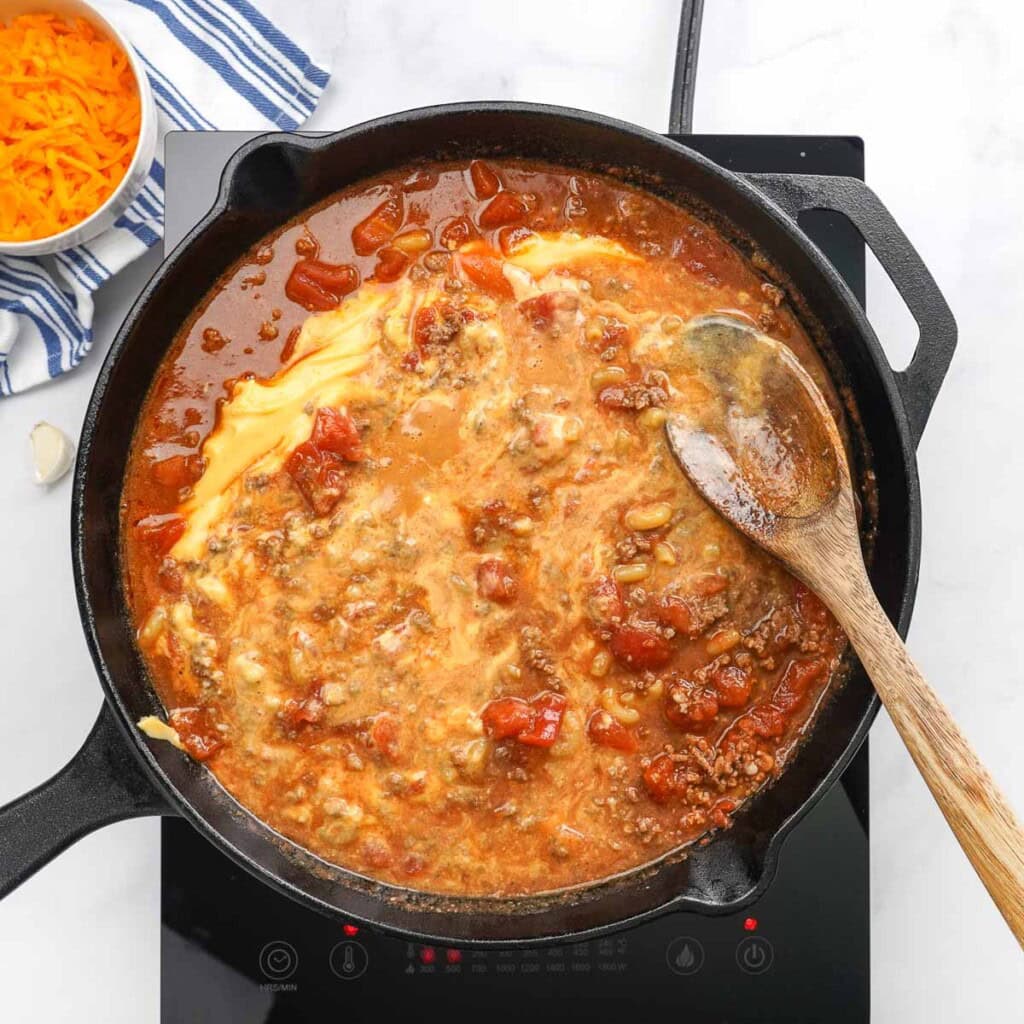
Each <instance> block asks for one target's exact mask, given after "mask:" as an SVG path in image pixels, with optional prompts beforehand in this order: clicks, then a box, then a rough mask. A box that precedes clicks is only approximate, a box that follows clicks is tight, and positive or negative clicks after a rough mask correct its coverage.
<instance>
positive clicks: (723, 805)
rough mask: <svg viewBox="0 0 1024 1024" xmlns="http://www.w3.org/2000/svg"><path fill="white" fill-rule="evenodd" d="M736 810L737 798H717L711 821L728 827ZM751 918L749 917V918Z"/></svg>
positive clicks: (716, 826) (722, 826)
mask: <svg viewBox="0 0 1024 1024" xmlns="http://www.w3.org/2000/svg"><path fill="white" fill-rule="evenodd" d="M735 810H736V801H735V800H728V799H724V800H717V801H715V804H714V806H713V807H712V808H711V814H710V818H711V823H712V824H713V825H714V826H715V828H727V827H728V826H729V823H730V822H729V815H730V814H732V812H733V811H735ZM748 920H749V919H748Z"/></svg>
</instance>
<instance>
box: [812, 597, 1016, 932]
mask: <svg viewBox="0 0 1024 1024" xmlns="http://www.w3.org/2000/svg"><path fill="white" fill-rule="evenodd" d="M850 589H852V590H853V591H854V592H853V593H849V592H848V593H847V595H846V598H845V600H844V601H840V602H836V606H835V607H834V608H833V611H834V612H835V613H836V617H837V618H838V619H839V621H840V622H841V624H842V626H843V628H844V629H845V630H846V633H847V635H848V636H849V638H850V642H851V643H852V644H853V647H854V650H856V652H857V654H858V655H859V656H860V660H861V662H862V663H863V665H864V667H865V668H866V669H867V673H868V675H869V676H870V677H871V681H872V682H873V683H874V684H875V689H876V690H877V691H878V695H879V697H881V698H882V702H883V703H884V704H885V707H886V709H887V710H888V712H889V717H890V718H891V719H892V721H893V724H894V725H895V726H896V728H897V730H898V731H899V734H900V736H901V737H902V738H903V742H904V743H905V744H906V746H907V749H908V750H909V751H910V756H911V757H913V759H914V762H915V763H916V764H917V767H918V770H919V771H920V772H921V775H922V776H923V777H924V780H925V782H927V783H928V788H929V789H930V790H931V791H932V796H934V797H935V801H936V803H938V805H939V808H940V810H941V811H942V813H943V814H944V815H945V817H946V821H948V822H949V827H950V828H951V829H952V830H953V832H954V833H955V835H956V837H957V839H958V840H959V841H960V845H961V846H962V847H963V849H964V852H965V853H966V854H967V857H968V859H969V860H970V862H971V864H972V865H973V866H974V870H975V871H977V873H978V877H979V878H981V880H982V882H983V883H984V885H985V888H986V889H988V891H989V895H990V896H991V897H992V900H993V902H994V903H995V905H996V906H997V907H998V908H999V911H1000V913H1001V914H1002V915H1003V917H1004V918H1005V919H1006V923H1007V924H1008V925H1009V926H1010V931H1012V932H1013V934H1014V935H1015V936H1016V938H1017V941H1018V942H1019V943H1020V944H1021V946H1022V947H1024V830H1022V829H1021V826H1020V823H1019V822H1018V821H1017V819H1016V818H1015V817H1014V813H1013V810H1012V809H1011V807H1010V805H1009V804H1008V803H1007V801H1006V798H1005V797H1004V796H1003V794H1002V793H1001V792H1000V790H999V788H998V787H997V786H996V784H995V782H993V781H992V777H991V776H990V775H989V774H988V772H987V771H986V770H985V767H984V766H983V765H982V763H981V762H980V761H979V760H978V755H977V754H975V752H974V750H973V748H972V747H971V745H970V743H968V742H967V739H966V738H965V737H964V735H963V733H962V732H960V729H959V727H958V726H957V724H956V722H955V721H954V720H953V717H952V716H951V715H950V713H949V711H948V709H947V708H946V706H945V705H944V704H943V703H942V701H941V700H939V698H938V697H937V696H936V694H935V692H934V691H933V690H932V688H931V687H930V686H929V685H928V683H927V682H926V681H925V679H924V676H922V675H921V673H920V672H919V671H918V669H917V666H916V665H915V664H914V663H913V662H912V661H911V660H910V655H909V654H908V653H907V649H906V647H904V645H903V641H902V640H901V639H900V637H899V634H898V633H897V632H896V630H895V629H893V627H892V624H891V623H890V622H889V620H888V618H887V617H886V615H885V612H884V611H883V610H882V608H881V606H880V605H879V603H878V599H877V598H876V597H875V595H874V592H873V591H872V590H871V584H870V583H869V582H868V581H867V578H866V577H865V578H864V581H863V585H862V586H855V587H853V588H850ZM865 591H866V593H865ZM830 603H831V602H830Z"/></svg>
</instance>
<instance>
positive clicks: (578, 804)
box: [122, 160, 845, 895]
mask: <svg viewBox="0 0 1024 1024" xmlns="http://www.w3.org/2000/svg"><path fill="white" fill-rule="evenodd" d="M710 313H719V314H720V313H725V314H727V315H729V316H732V317H735V318H737V319H740V320H742V321H743V322H744V323H748V324H754V325H755V326H757V327H758V329H759V330H761V331H763V332H765V333H767V334H769V335H771V336H772V337H774V338H776V339H778V340H780V341H782V342H784V343H785V344H787V345H788V346H789V347H790V348H791V349H792V350H793V351H794V353H795V354H796V355H797V357H798V358H799V359H800V360H801V361H802V363H803V364H804V366H805V367H806V368H807V369H808V371H809V372H810V373H811V374H812V376H813V377H814V378H815V380H816V381H817V382H818V384H819V386H820V387H821V388H822V389H823V390H824V392H825V393H826V395H827V397H828V399H829V402H830V406H831V407H832V408H833V410H834V411H835V415H836V418H837V421H838V422H839V423H840V428H841V429H845V427H844V425H843V422H842V420H843V417H842V413H841V412H840V403H839V401H838V399H837V398H836V393H835V390H834V388H833V387H832V385H831V382H830V381H829V380H828V377H827V374H826V373H825V371H824V368H823V366H822V363H821V361H820V359H819V358H818V356H817V354H816V352H815V351H814V348H813V346H812V345H811V343H810V341H809V339H808V338H807V336H806V334H805V333H804V331H803V329H802V328H801V326H800V324H799V322H798V320H797V318H796V316H795V314H794V313H793V311H792V309H791V307H790V304H789V303H788V301H787V299H786V296H785V294H784V291H783V290H782V289H781V288H780V286H779V285H778V284H777V283H776V282H774V281H772V280H770V279H768V278H767V277H766V276H765V275H764V273H763V272H761V271H759V270H758V269H757V268H755V267H754V266H753V265H752V264H751V262H750V261H749V260H748V259H746V258H745V257H744V256H743V255H742V254H741V253H740V252H739V250H738V249H736V248H734V247H733V246H732V245H730V244H729V242H728V241H726V239H725V238H724V237H723V236H722V235H721V234H719V233H718V232H717V231H716V230H715V229H714V228H713V227H711V226H710V225H708V224H706V223H703V222H702V221H700V220H699V219H697V218H696V217H694V216H693V215H692V214H690V213H688V212H686V211H684V210H682V209H680V208H678V207H675V206H673V205H670V204H669V203H667V202H665V201H662V200H660V199H658V198H656V197H653V196H651V195H647V194H645V193H642V192H640V191H637V190H635V189H633V188H631V187H629V186H627V185H624V184H622V183H621V182H618V181H615V180H613V179H611V178H604V177H601V176H598V175H594V174H585V173H581V172H576V171H573V170H571V169H565V168H558V167H552V166H547V165H538V164H532V163H525V162H518V161H513V160H509V161H500V162H498V161H495V162H490V161H488V162H484V161H479V160H477V161H473V162H471V163H470V164H469V165H468V166H461V165H458V166H457V165H452V164H439V165H436V166H427V167H420V168H412V169H406V170H403V171H400V172H396V173H395V174H392V175H388V176H385V177H382V178H379V179H375V180H373V181H370V182H367V183H364V184H362V185H358V186H355V187H352V188H350V189H347V190H346V191H344V192H342V193H339V194H338V195H336V196H334V197H332V198H331V199H330V200H329V201H327V202H326V203H324V204H322V205H321V206H319V207H318V208H316V209H314V210H312V211H310V212H309V213H308V214H306V215H304V216H303V217H302V218H300V219H299V220H297V221H295V222H293V223H291V224H288V225H286V226H285V227H284V228H282V229H281V230H280V231H278V232H277V233H275V234H273V235H271V236H268V237H267V238H266V239H264V240H263V241H262V242H261V243H260V244H259V245H258V246H256V247H254V248H253V250H252V251H251V252H249V253H247V254H246V255H245V256H244V257H243V258H242V259H241V260H240V262H239V263H238V264H237V265H236V266H235V267H234V268H233V269H232V270H231V271H230V272H229V273H228V274H226V275H225V276H224V278H223V279H222V280H220V281H218V282H216V283H215V284H214V285H213V287H212V288H211V291H210V293H209V295H208V296H207V298H206V299H205V300H204V302H203V303H202V304H201V306H200V307H199V308H198V309H197V310H196V311H195V314H194V316H193V317H192V319H191V320H190V321H189V322H188V323H187V324H185V325H184V326H183V327H182V329H181V331H180V334H179V336H178V339H177V341H176V343H175V345H174V346H173V348H172V350H171V351H170V353H169V354H168V356H167V357H166V359H165V360H164V363H163V365H162V367H161V369H160V371H159V373H158V374H157V377H156V379H155V381H154V383H153V386H152V389H151V392H150V394H149V396H148V398H147V400H146V404H145V407H144V410H143V413H142V416H141V418H140V421H139V423H138V425H137V428H136V432H135V437H134V441H133V454H132V458H131V461H130V465H129V469H128V472H127V475H126V479H125V482H124V490H123V501H122V525H123V556H124V557H123V563H124V578H125V583H126V586H127V589H128V593H129V597H130V604H131V608H132V611H133V615H134V617H135V622H136V626H137V628H138V643H139V646H140V649H141V651H142V653H143V656H144V658H145V661H146V663H147V665H148V667H149V671H150V674H151V676H152V679H153V682H154V685H155V686H156V689H157V691H158V693H159V694H160V696H161V698H162V700H163V702H164V704H165V706H166V708H167V712H168V715H167V721H168V724H169V725H170V726H171V728H172V729H173V730H174V731H175V733H176V735H177V737H178V739H179V740H180V743H181V746H182V747H183V751H182V756H192V757H195V758H196V759H198V760H201V761H203V763H204V764H205V765H206V766H207V767H208V768H209V770H210V771H212V772H213V773H214V774H215V775H216V777H217V778H218V779H219V781H220V782H221V783H222V784H223V785H224V786H225V787H226V788H227V789H228V790H229V791H230V792H231V793H232V794H233V795H234V796H235V797H237V798H238V799H239V800H240V801H241V802H242V803H243V804H244V805H246V806H247V807H249V808H250V809H251V810H252V811H253V812H254V813H255V814H257V815H258V816H259V817H261V818H262V819H264V820H265V821H267V822H268V823H269V824H270V825H271V826H272V827H273V828H275V829H277V830H278V831H279V832H281V833H282V834H283V835H285V836H288V837H289V838H290V839H292V840H294V841H295V842H297V843H300V844H301V845H303V846H305V847H307V848H308V849H310V850H312V851H313V852H315V853H317V854H319V855H320V856H322V857H325V858H326V859H328V860H330V861H333V862H335V863H338V864H340V865H342V866H345V867H347V868H351V869H352V870H355V871H359V872H362V873H364V874H367V875H369V876H372V877H374V878H378V879H382V880H385V881H388V882H393V883H397V884H401V885H407V886H411V887H414V888H418V889H424V890H429V891H434V892H441V893H451V894H493V895H497V894H517V893H535V892H541V891H546V890H550V889H555V888H559V887H563V886H567V885H573V884H578V883H581V882H589V881H594V880H597V879H600V878H604V877H607V876H608V875H611V874H614V873H616V872H619V871H623V870H627V869H630V868H634V867H638V866H640V865H642V864H645V863H648V862H650V861H651V860H653V859H655V858H657V857H659V856H662V855H663V854H666V853H668V852H669V851H672V850H675V849H678V848H680V847H682V846H685V845H686V844H688V843H691V842H695V841H698V840H701V839H703V838H704V837H706V836H708V835H709V833H711V832H713V831H714V830H715V829H721V828H727V827H728V826H729V824H730V823H731V821H732V816H733V814H734V813H735V812H736V811H737V809H739V808H740V807H741V806H742V804H743V803H744V801H746V800H748V799H750V798H751V797H752V796H753V795H755V794H756V793H757V791H758V790H759V789H760V788H761V787H763V786H765V785H767V784H769V783H770V782H771V781H772V780H773V779H774V778H776V777H777V776H778V775H779V773H780V772H782V771H783V770H784V768H785V766H786V763H787V760H788V759H789V757H790V756H791V752H792V750H793V748H794V746H795V745H796V744H797V743H798V741H799V739H800V737H801V736H802V735H803V733H804V732H805V731H806V729H807V728H809V727H810V726H811V723H812V721H813V716H814V713H815V710H816V708H817V707H818V706H819V704H820V702H821V700H822V699H823V697H824V695H825V694H826V693H827V691H828V689H829V687H830V685H832V682H833V680H834V679H835V678H836V677H837V674H838V672H839V670H840V666H841V660H842V656H843V653H844V650H845V638H844V637H843V635H842V633H841V631H840V630H839V627H838V626H837V624H836V623H835V621H834V620H833V619H832V617H831V615H830V614H829V613H828V612H827V610H826V609H825V608H824V607H823V606H822V605H821V603H820V602H819V601H818V600H817V599H816V598H815V597H814V595H813V594H811V593H810V592H809V591H807V590H806V588H804V587H802V586H801V585H800V584H799V583H797V582H796V581H795V580H794V579H792V578H791V577H789V576H788V575H787V574H786V573H785V572H784V571H783V570H782V569H781V568H780V567H779V566H778V565H777V564H776V563H775V562H774V561H773V560H772V559H770V558H769V557H767V556H766V555H764V554H762V553H761V552H760V551H759V550H757V549H756V548H755V547H754V546H753V545H751V544H750V543H749V542H748V541H747V540H745V539H744V538H743V537H742V536H741V535H739V534H738V533H737V532H736V531H735V530H733V529H732V528H731V527H729V526H728V525H727V524H726V523H725V522H723V521H722V520H721V519H720V518H718V517H717V516H716V515H715V514H714V513H713V512H712V511H711V510H710V509H709V508H708V507H707V506H706V504H705V503H704V502H703V501H702V499H701V498H700V496H699V495H698V494H697V493H696V491H695V490H694V489H693V487H692V486H691V485H690V484H689V483H688V482H687V480H686V479H685V478H684V477H683V475H682V474H681V473H680V472H679V470H678V469H677V468H676V466H675V464H674V463H673V461H672V459H671V457H670V455H669V453H668V451H667V448H666V445H665V440H664V438H663V436H662V429H661V428H662V425H663V423H664V419H665V416H666V414H667V413H668V412H670V411H672V410H673V409H683V408H687V407H693V406H694V404H695V403H696V404H699V403H700V402H702V401H703V400H705V399H706V397H707V391H706V389H707V386H708V385H707V379H706V377H701V375H700V374H699V373H695V372H694V367H693V366H692V365H690V364H689V363H688V362H687V360H686V359H684V358H683V357H682V356H681V355H680V353H681V351H682V348H681V346H680V344H679V339H681V338H684V337H685V335H686V332H687V330H688V324H690V323H691V322H692V321H693V319H694V318H695V317H699V316H703V315H706V314H710ZM154 735H155V733H154Z"/></svg>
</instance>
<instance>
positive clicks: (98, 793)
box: [0, 701, 175, 899]
mask: <svg viewBox="0 0 1024 1024" xmlns="http://www.w3.org/2000/svg"><path fill="white" fill-rule="evenodd" d="M174 813H175V811H174V810H173V809H172V807H171V805H170V803H169V802H168V801H167V799H166V797H164V796H163V794H162V793H160V792H159V791H158V789H157V788H156V784H155V783H154V782H153V781H152V780H151V779H150V778H149V776H148V775H147V774H146V773H145V771H144V770H143V768H142V766H141V765H140V764H139V763H138V761H137V760H136V758H135V755H134V754H133V753H132V752H131V751H130V750H129V749H128V745H127V743H126V742H125V739H124V737H123V736H122V735H121V734H120V732H119V730H118V726H117V723H116V722H115V721H114V712H113V711H111V709H110V707H109V705H108V704H107V703H106V702H105V701H104V704H103V708H102V710H101V711H100V713H99V717H98V718H97V719H96V724H95V725H94V726H93V727H92V731H91V732H90V733H89V736H88V738H87V739H86V741H85V743H83V744H82V747H81V749H80V750H79V751H78V753H77V754H75V756H74V757H73V758H72V759H71V760H70V761H69V762H68V763H67V764H66V765H65V766H64V767H63V768H62V769H61V770H60V771H59V772H57V774H56V775H54V776H53V778H51V779H49V780H47V781H46V782H44V783H43V784H42V785H41V786H37V787H36V788H35V789H33V790H32V792H30V793H26V794H25V795H24V796H21V797H18V798H17V799H16V800H12V801H11V803H9V804H7V806H6V807H2V808H0V899H2V898H3V897H4V896H6V895H7V894H8V893H9V892H11V891H12V890H13V889H16V888H17V887H18V886H19V885H21V883H22V882H24V881H25V880H26V879H27V878H30V877H31V876H32V875H33V874H35V872H36V871H38V870H39V869H40V868H41V867H43V865H44V864H47V863H48V862H49V861H50V860H52V859H53V858H54V857H56V856H57V854H59V853H61V852H62V851H64V850H66V849H67V848H68V847H69V846H70V845H71V844H72V843H74V842H77V841H78V840H79V839H81V838H82V837H83V836H85V835H88V834H89V833H90V832H93V831H95V830H96V829H98V828H102V827H103V826H104V825H109V824H111V823H113V822H115V821H122V820H124V819H126V818H138V817H141V816H142V815H149V814H174Z"/></svg>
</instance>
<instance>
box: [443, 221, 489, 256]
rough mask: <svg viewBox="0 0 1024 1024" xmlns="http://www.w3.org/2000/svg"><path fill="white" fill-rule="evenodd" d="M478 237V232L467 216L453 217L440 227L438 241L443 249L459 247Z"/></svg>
mask: <svg viewBox="0 0 1024 1024" xmlns="http://www.w3.org/2000/svg"><path fill="white" fill-rule="evenodd" d="M478 237H479V232H478V231H477V229H476V227H475V226H474V224H473V222H472V221H471V220H470V219H469V218H468V217H455V218H453V219H452V220H450V221H448V223H447V224H445V226H444V227H443V228H442V229H441V235H440V237H439V239H438V241H440V243H441V245H443V246H444V248H445V249H460V248H462V246H464V245H465V244H466V243H467V242H469V241H470V240H472V239H474V238H478Z"/></svg>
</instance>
